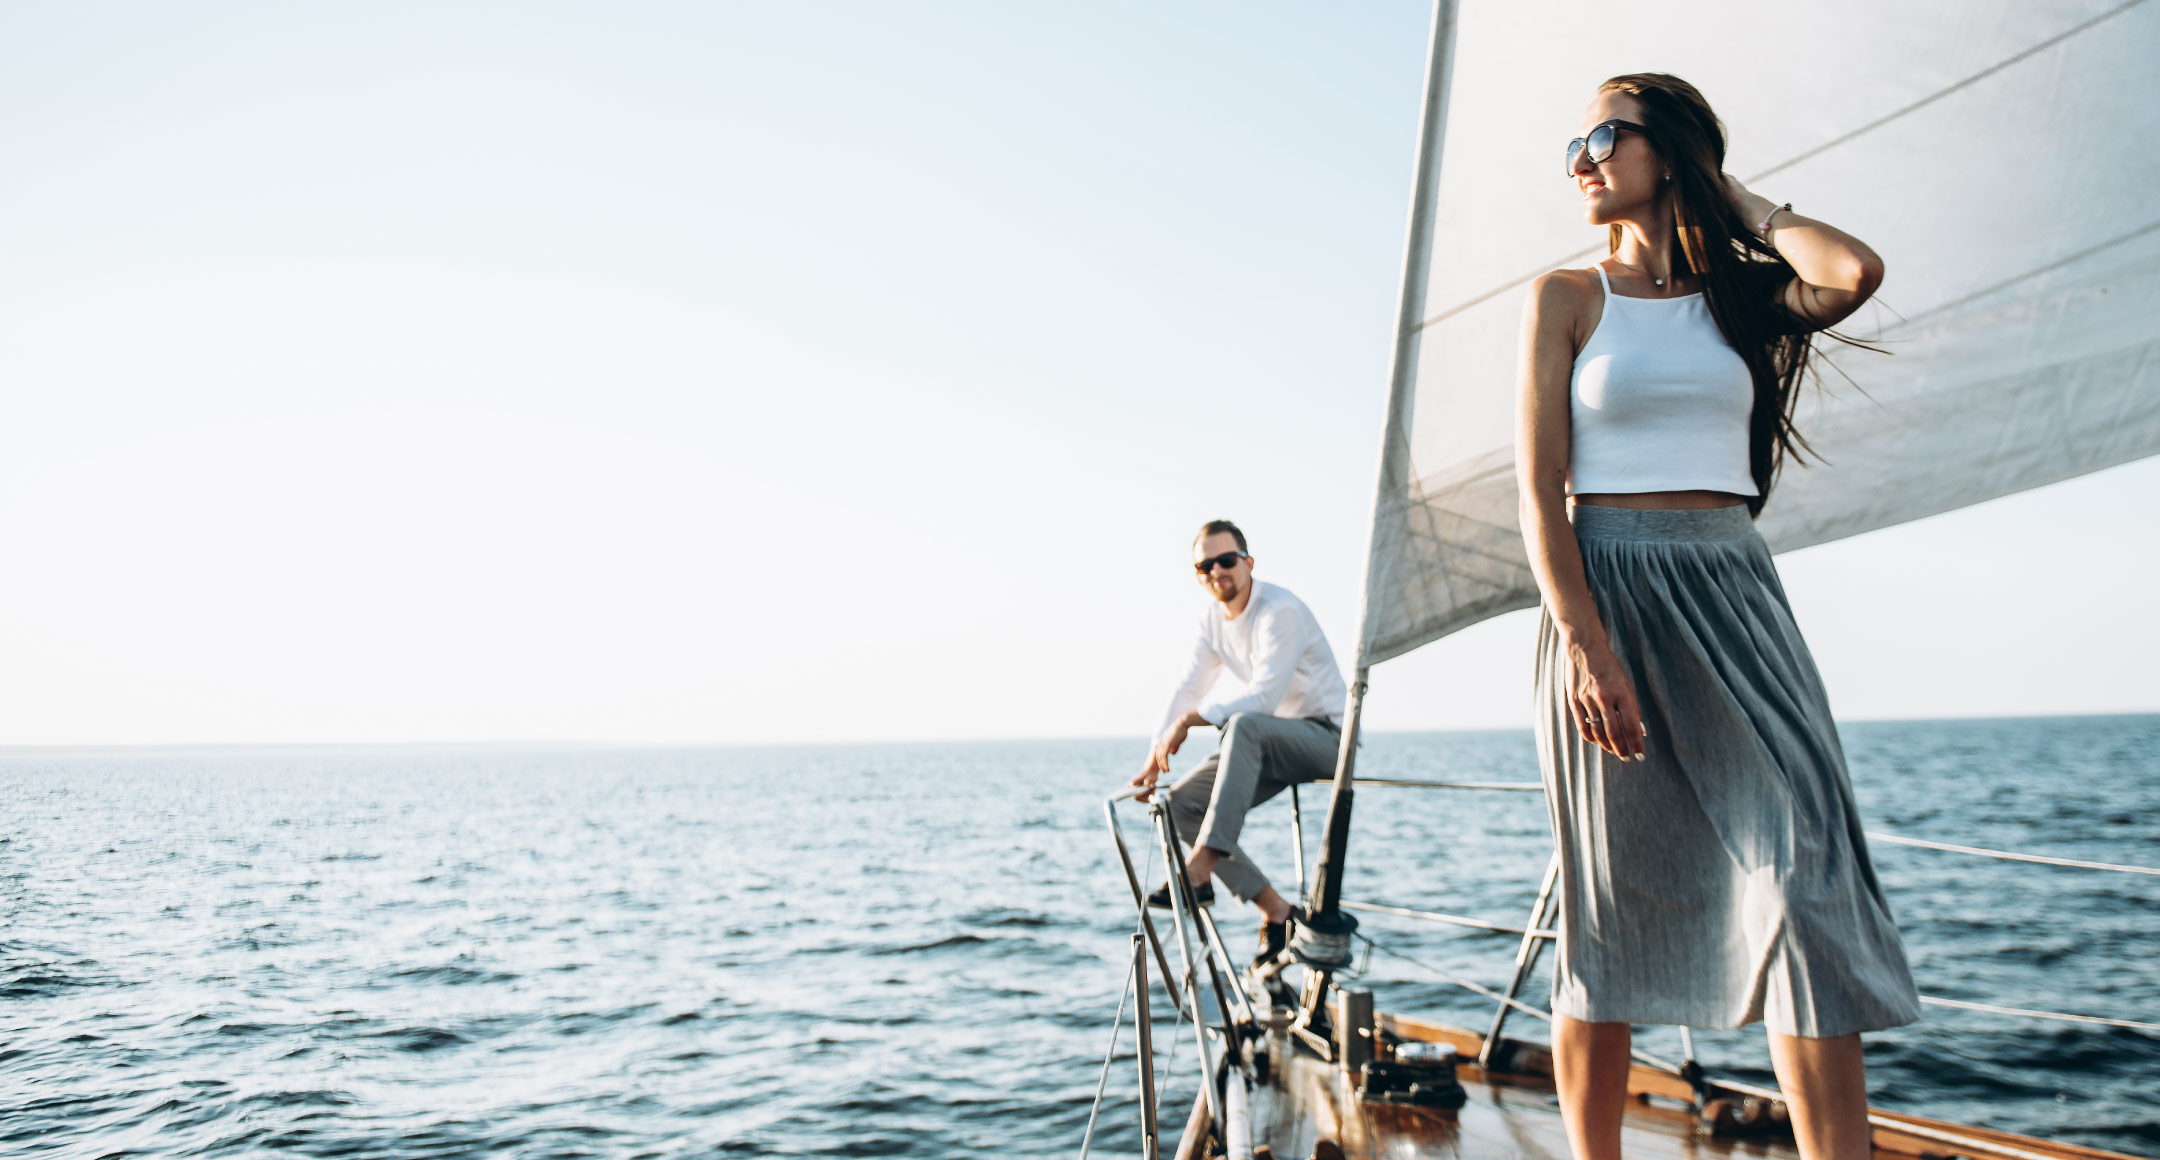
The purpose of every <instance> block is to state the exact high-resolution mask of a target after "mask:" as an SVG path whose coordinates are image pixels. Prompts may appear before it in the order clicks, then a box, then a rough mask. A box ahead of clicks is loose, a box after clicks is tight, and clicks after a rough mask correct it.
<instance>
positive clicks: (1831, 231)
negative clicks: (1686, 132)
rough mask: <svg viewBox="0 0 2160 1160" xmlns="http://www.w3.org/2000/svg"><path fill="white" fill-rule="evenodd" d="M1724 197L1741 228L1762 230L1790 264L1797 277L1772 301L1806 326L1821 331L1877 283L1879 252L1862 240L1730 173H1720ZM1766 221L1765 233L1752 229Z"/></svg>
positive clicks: (1841, 318) (1880, 267)
mask: <svg viewBox="0 0 2160 1160" xmlns="http://www.w3.org/2000/svg"><path fill="white" fill-rule="evenodd" d="M1725 196H1726V197H1727V198H1730V199H1731V201H1732V205H1733V209H1735V210H1737V211H1739V214H1740V217H1741V219H1742V220H1743V221H1745V222H1746V223H1747V227H1748V228H1749V229H1751V230H1755V231H1756V232H1757V233H1758V234H1762V236H1763V239H1764V240H1765V241H1767V242H1769V243H1770V246H1771V248H1772V249H1775V250H1776V251H1777V252H1778V255H1779V256H1780V257H1783V258H1784V259H1785V260H1786V261H1788V262H1790V263H1792V268H1793V272H1794V273H1795V274H1798V275H1799V277H1798V278H1797V279H1795V280H1794V281H1793V282H1792V283H1791V284H1790V285H1788V286H1786V287H1785V290H1784V292H1783V293H1782V294H1781V295H1780V296H1779V299H1778V300H1779V301H1780V302H1782V303H1784V305H1785V309H1787V310H1789V311H1791V312H1792V313H1793V315H1794V316H1795V317H1797V318H1799V319H1800V320H1801V321H1803V322H1805V323H1807V324H1808V327H1809V328H1810V329H1812V330H1823V329H1827V328H1829V327H1832V326H1836V325H1837V324H1838V323H1840V322H1843V321H1845V319H1846V318H1847V317H1848V316H1849V315H1851V314H1852V312H1853V311H1855V310H1858V309H1860V304H1861V303H1863V302H1866V301H1867V300H1868V298H1869V297H1870V296H1872V295H1873V294H1874V293H1875V288H1876V287H1877V286H1880V285H1882V279H1883V262H1882V257H1881V256H1880V255H1878V254H1876V252H1875V251H1873V250H1871V249H1869V248H1868V244H1867V243H1866V242H1863V241H1861V240H1860V239H1858V238H1856V237H1854V236H1852V235H1851V234H1848V233H1846V232H1845V231H1844V230H1841V229H1838V228H1837V227H1836V226H1833V225H1830V224H1828V223H1827V222H1819V221H1816V220H1815V219H1814V218H1811V217H1802V216H1800V215H1799V214H1796V213H1794V212H1793V211H1791V210H1789V209H1786V208H1785V207H1784V206H1781V205H1779V204H1778V203H1776V202H1774V201H1771V200H1770V199H1769V198H1767V197H1764V196H1763V195H1761V194H1759V193H1750V192H1749V191H1748V188H1747V187H1746V186H1744V185H1742V184H1740V180H1739V179H1738V178H1736V177H1734V176H1733V175H1732V174H1730V173H1728V174H1726V175H1725ZM1766 222H1767V223H1768V224H1769V229H1768V231H1767V232H1765V231H1763V230H1761V229H1759V228H1758V227H1760V226H1762V225H1763V224H1764V223H1766Z"/></svg>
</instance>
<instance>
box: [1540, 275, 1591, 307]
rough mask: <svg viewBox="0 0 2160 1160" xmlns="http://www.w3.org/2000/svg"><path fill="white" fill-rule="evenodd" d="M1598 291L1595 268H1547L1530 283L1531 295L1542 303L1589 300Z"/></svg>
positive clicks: (1553, 303) (1554, 303)
mask: <svg viewBox="0 0 2160 1160" xmlns="http://www.w3.org/2000/svg"><path fill="white" fill-rule="evenodd" d="M1598 292H1599V288H1598V276H1597V271H1595V270H1547V271H1545V272H1544V273H1542V274H1540V275H1538V276H1537V278H1536V280H1534V281H1532V282H1531V283H1530V297H1531V299H1532V300H1533V301H1539V302H1540V304H1541V305H1544V304H1551V305H1560V304H1562V303H1582V302H1588V301H1589V300H1591V299H1592V298H1595V297H1596V296H1597V295H1598Z"/></svg>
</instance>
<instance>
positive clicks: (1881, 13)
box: [1358, 0, 2160, 668]
mask: <svg viewBox="0 0 2160 1160" xmlns="http://www.w3.org/2000/svg"><path fill="white" fill-rule="evenodd" d="M1436 46H1437V47H1436V50H1435V53H1436V59H1437V61H1438V67H1437V68H1436V69H1435V76H1436V78H1437V92H1436V93H1435V94H1434V95H1433V97H1432V99H1430V100H1429V107H1428V110H1427V127H1426V131H1425V137H1426V141H1425V147H1424V149H1423V150H1422V151H1421V160H1420V166H1421V172H1420V174H1419V178H1420V180H1419V182H1418V185H1419V189H1420V198H1421V200H1422V201H1423V203H1424V204H1423V205H1422V206H1421V207H1420V208H1421V210H1422V213H1419V212H1414V213H1413V229H1412V239H1411V249H1412V252H1411V254H1410V258H1409V261H1408V262H1407V263H1406V270H1407V273H1406V278H1405V282H1406V285H1405V288H1404V303H1405V306H1404V319H1405V325H1404V333H1403V334H1402V335H1401V336H1400V341H1399V345H1398V350H1397V359H1396V361H1397V367H1396V382H1395V385H1394V392H1393V394H1392V396H1391V400H1390V406H1389V419H1388V429H1387V434H1386V444H1385V448H1384V451H1383V455H1382V468H1381V479H1380V488H1379V497H1378V502H1377V504H1376V506H1375V516H1374V527H1373V532H1372V540H1371V549H1370V551H1371V555H1370V559H1369V561H1368V571H1367V576H1366V594H1365V614H1364V623H1363V630H1362V634H1361V639H1360V641H1359V648H1358V657H1359V659H1358V665H1359V667H1360V668H1363V667H1365V666H1368V665H1372V664H1376V663H1378V662H1380V661H1384V660H1387V659H1388V658H1390V657H1394V656H1399V655H1401V654H1403V653H1405V652H1408V651H1410V650H1411V649H1414V648H1417V647H1418V646H1420V645H1423V644H1425V643H1427V642H1430V641H1432V640H1435V639H1437V638H1439V637H1441V636H1445V635H1447V634H1448V633H1450V632H1453V631H1455V630H1457V629H1460V628H1463V627H1466V626H1468V625H1470V624H1474V623H1476V622H1478V621H1480V620H1483V619H1486V618H1488V617H1491V616H1495V615H1498V614H1500V613H1503V612H1507V611H1510V610H1513V609H1517V608H1525V607H1531V606H1534V605H1535V604H1536V603H1537V591H1536V588H1535V585H1534V584H1533V582H1532V579H1531V575H1530V571H1529V567H1528V564H1527V561H1526V559H1525V557H1524V553H1523V547H1522V541H1521V537H1520V534H1519V532H1518V530H1517V527H1516V516H1515V510H1516V488H1515V479H1514V465H1513V458H1514V457H1513V449H1512V446H1511V443H1512V420H1513V404H1514V376H1515V361H1516V346H1517V335H1518V325H1519V319H1520V316H1521V311H1522V302H1523V295H1524V292H1525V289H1526V287H1527V285H1528V283H1529V281H1530V280H1531V279H1532V278H1534V277H1535V276H1537V275H1538V274H1540V273H1542V272H1544V271H1546V270H1549V269H1553V268H1555V267H1560V266H1586V265H1588V264H1590V262H1591V261H1593V260H1595V258H1597V257H1602V256H1603V253H1604V237H1603V231H1602V230H1599V229H1596V228H1593V227H1589V226H1585V225H1584V224H1583V223H1582V213H1581V208H1580V202H1579V201H1578V198H1577V194H1576V191H1575V188H1574V184H1573V183H1572V182H1571V181H1569V180H1568V179H1567V178H1566V177H1565V176H1563V173H1562V148H1563V145H1564V144H1565V142H1566V141H1567V139H1568V138H1569V137H1571V136H1573V135H1574V134H1575V131H1576V129H1577V123H1578V118H1579V115H1580V113H1581V111H1582V108H1583V106H1584V105H1585V104H1586V103H1587V102H1588V100H1589V98H1590V96H1591V94H1592V92H1593V91H1594V90H1595V88H1596V86H1597V84H1598V82H1600V81H1602V80H1603V79H1605V78H1606V77H1607V76H1610V75H1614V74H1617V73H1626V72H1649V71H1656V72H1670V73H1675V74H1678V75H1679V76H1682V77H1684V78H1686V79H1687V80H1689V81H1691V82H1693V83H1694V84H1695V85H1696V86H1697V87H1698V88H1700V89H1701V90H1702V92H1703V93H1704V95H1705V96H1707V97H1708V98H1709V99H1710V102H1711V104H1712V105H1713V107H1715V108H1716V109H1717V111H1718V113H1719V115H1720V116H1721V117H1722V118H1723V119H1724V121H1725V124H1726V128H1727V131H1728V135H1729V138H1730V141H1731V149H1730V152H1729V154H1728V158H1727V168H1728V169H1729V170H1730V171H1731V172H1732V173H1734V174H1735V175H1737V176H1739V177H1740V178H1742V179H1743V180H1745V181H1747V182H1748V183H1749V185H1750V187H1751V188H1753V189H1755V190H1756V191H1757V192H1759V193H1762V194H1764V195H1765V196H1768V197H1770V198H1771V199H1772V200H1773V201H1777V202H1784V201H1791V202H1792V203H1793V205H1794V208H1795V209H1797V210H1798V211H1800V212H1802V213H1805V214H1808V215H1809V216H1812V217H1818V218H1821V219H1823V220H1825V221H1829V222H1832V223H1834V224H1836V225H1838V226H1839V227H1841V228H1843V229H1846V230H1848V231H1850V232H1852V233H1853V234H1855V235H1857V236H1859V237H1860V238H1862V239H1864V240H1866V241H1867V242H1868V243H1869V244H1870V245H1872V246H1873V247H1875V249H1876V250H1877V251H1879V252H1880V253H1881V254H1882V255H1883V258H1884V261H1885V264H1886V266H1887V269H1888V276H1887V278H1886V280H1885V281H1884V283H1883V287H1882V290H1881V292H1880V293H1879V294H1878V296H1877V299H1876V303H1875V304H1874V305H1872V306H1870V307H1869V308H1868V309H1866V310H1864V311H1863V312H1862V314H1861V315H1859V316H1857V317H1855V318H1854V319H1853V320H1851V321H1850V322H1848V323H1847V324H1846V326H1845V327H1844V329H1845V330H1846V331H1847V332H1849V333H1854V334H1856V335H1858V336H1860V337H1866V338H1877V337H1879V338H1880V340H1881V344H1882V345H1883V346H1884V347H1885V348H1886V349H1887V350H1888V351H1889V353H1887V354H1873V353H1869V352H1866V351H1857V350H1851V349H1844V348H1840V347H1839V346H1838V345H1837V344H1834V343H1825V344H1824V348H1825V349H1827V350H1828V351H1829V353H1830V354H1831V357H1832V359H1833V360H1834V362H1835V364H1836V367H1837V368H1838V370H1840V371H1842V372H1843V374H1844V375H1846V376H1850V380H1851V381H1850V382H1847V381H1846V380H1845V379H1844V378H1843V377H1841V376H1840V375H1838V374H1835V373H1831V374H1826V375H1825V377H1824V381H1823V389H1822V390H1820V391H1812V390H1811V392H1810V393H1809V395H1808V396H1807V397H1806V399H1805V400H1804V401H1803V404H1802V407H1801V412H1800V416H1799V427H1800V430H1801V433H1802V434H1803V435H1804V436H1805V437H1807V439H1808V440H1809V441H1810V442H1811V443H1812V444H1813V445H1814V446H1815V448H1816V449H1817V450H1818V451H1819V452H1820V453H1821V455H1822V458H1823V459H1824V460H1825V461H1826V462H1822V463H1818V464H1815V465H1812V466H1808V467H1805V468H1800V467H1795V466H1790V465H1789V466H1788V467H1787V468H1786V471H1785V474H1784V476H1783V478H1782V480H1781V481H1780V483H1779V485H1778V488H1777V490H1776V491H1775V492H1774V493H1773V498H1772V499H1771V501H1770V504H1769V506H1768V508H1767V509H1766V510H1765V512H1764V513H1763V517H1762V520H1761V522H1760V524H1759V525H1758V526H1759V527H1760V528H1761V530H1762V532H1763V535H1764V536H1765V537H1766V538H1767V539H1768V541H1769V543H1770V546H1771V547H1772V549H1773V550H1786V549H1791V548H1798V547H1803V546H1806V545H1809V544H1816V543H1822V542H1824V541H1827V540H1833V539H1837V538H1839V537H1841V536H1850V535H1854V534H1856V533H1859V532H1865V531H1869V530H1871V529H1874V528H1881V527H1886V526H1889V525H1891V524H1896V523H1900V522H1902V521H1906V520H1913V519H1918V518H1920V517H1923V516H1928V515H1933V514H1935V513H1938V512H1944V511H1949V510H1951V509H1953V508H1957V507H1961V506H1964V505H1967V504H1972V503H1978V502H1980V501H1982V500H1986V499H1991V498H1994V497H1997V496H2002V495H2007V494H2010V493H2012V492H2017V491H2021V490H2024V489H2027V488H2033V487H2038V486H2040V485H2042V484H2047V483H2052V482H2055V481H2057V480H2062V479H2067V478H2070V477H2072V476H2076V475H2080V474H2083V473H2085V472H2090V471H2095V470H2098V469H2100V468H2104V467H2109V466H2113V465H2115V464H2120V463H2124V462H2127V461H2130V460H2133V459H2137V458H2140V457H2143V456H2147V455H2152V454H2154V453H2156V452H2160V0H2131V2H2129V3H2122V2H2120V0H2084V2H2080V0H1816V2H1814V3H1810V4H1803V5H1794V4H1767V3H1762V4H1756V3H1730V2H1726V3H1709V2H1704V0H1648V2H1636V3H1629V4H1625V5H1619V4H1613V3H1610V0H1602V2H1595V3H1593V2H1589V0H1535V2H1529V3H1525V2H1521V0H1461V2H1460V3H1459V4H1455V3H1448V2H1446V0H1443V4H1442V6H1441V13H1440V19H1439V35H1437V36H1436ZM1420 219H1422V224H1420Z"/></svg>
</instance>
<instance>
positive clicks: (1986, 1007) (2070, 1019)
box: [1920, 995, 2160, 1032]
mask: <svg viewBox="0 0 2160 1160" xmlns="http://www.w3.org/2000/svg"><path fill="white" fill-rule="evenodd" d="M1920 1001H1921V1002H1922V1003H1926V1004H1927V1005H1929V1006H1931V1007H1957V1008H1960V1009H1962V1010H1966V1011H1985V1012H1987V1013H1988V1014H1990V1015H2023V1016H2024V1017H2026V1018H2027V1019H2058V1020H2061V1021H2062V1022H2064V1023H2097V1024H2099V1025H2101V1026H2103V1027H2128V1028H2130V1029H2132V1030H2134V1031H2152V1032H2160V1023H2140V1022H2138V1021H2137V1020H2135V1019H2108V1018H2105V1017H2103V1016H2099V1015H2066V1014H2064V1013H2062V1012H2061V1011H2032V1010H2028V1009H2026V1008H2024V1007H1997V1006H1995V1005H1994V1004H1992V1003H1968V1002H1966V1001H1964V1000H1963V999H1938V998H1936V997H1935V996H1933V995H1922V996H1920Z"/></svg>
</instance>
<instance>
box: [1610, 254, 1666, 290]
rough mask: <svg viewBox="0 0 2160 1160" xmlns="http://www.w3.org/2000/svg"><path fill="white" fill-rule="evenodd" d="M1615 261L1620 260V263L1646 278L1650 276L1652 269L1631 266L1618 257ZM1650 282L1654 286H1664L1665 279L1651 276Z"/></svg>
mask: <svg viewBox="0 0 2160 1160" xmlns="http://www.w3.org/2000/svg"><path fill="white" fill-rule="evenodd" d="M1613 261H1615V262H1619V263H1620V265H1622V266H1625V267H1626V268H1627V269H1630V270H1633V271H1635V272H1636V273H1638V274H1641V275H1642V276H1643V277H1645V278H1650V271H1649V270H1648V269H1646V268H1644V267H1642V266H1629V265H1628V264H1627V263H1626V262H1621V261H1620V259H1618V258H1614V259H1613ZM1650 284H1651V285H1652V286H1663V285H1664V284H1665V279H1663V278H1650Z"/></svg>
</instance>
